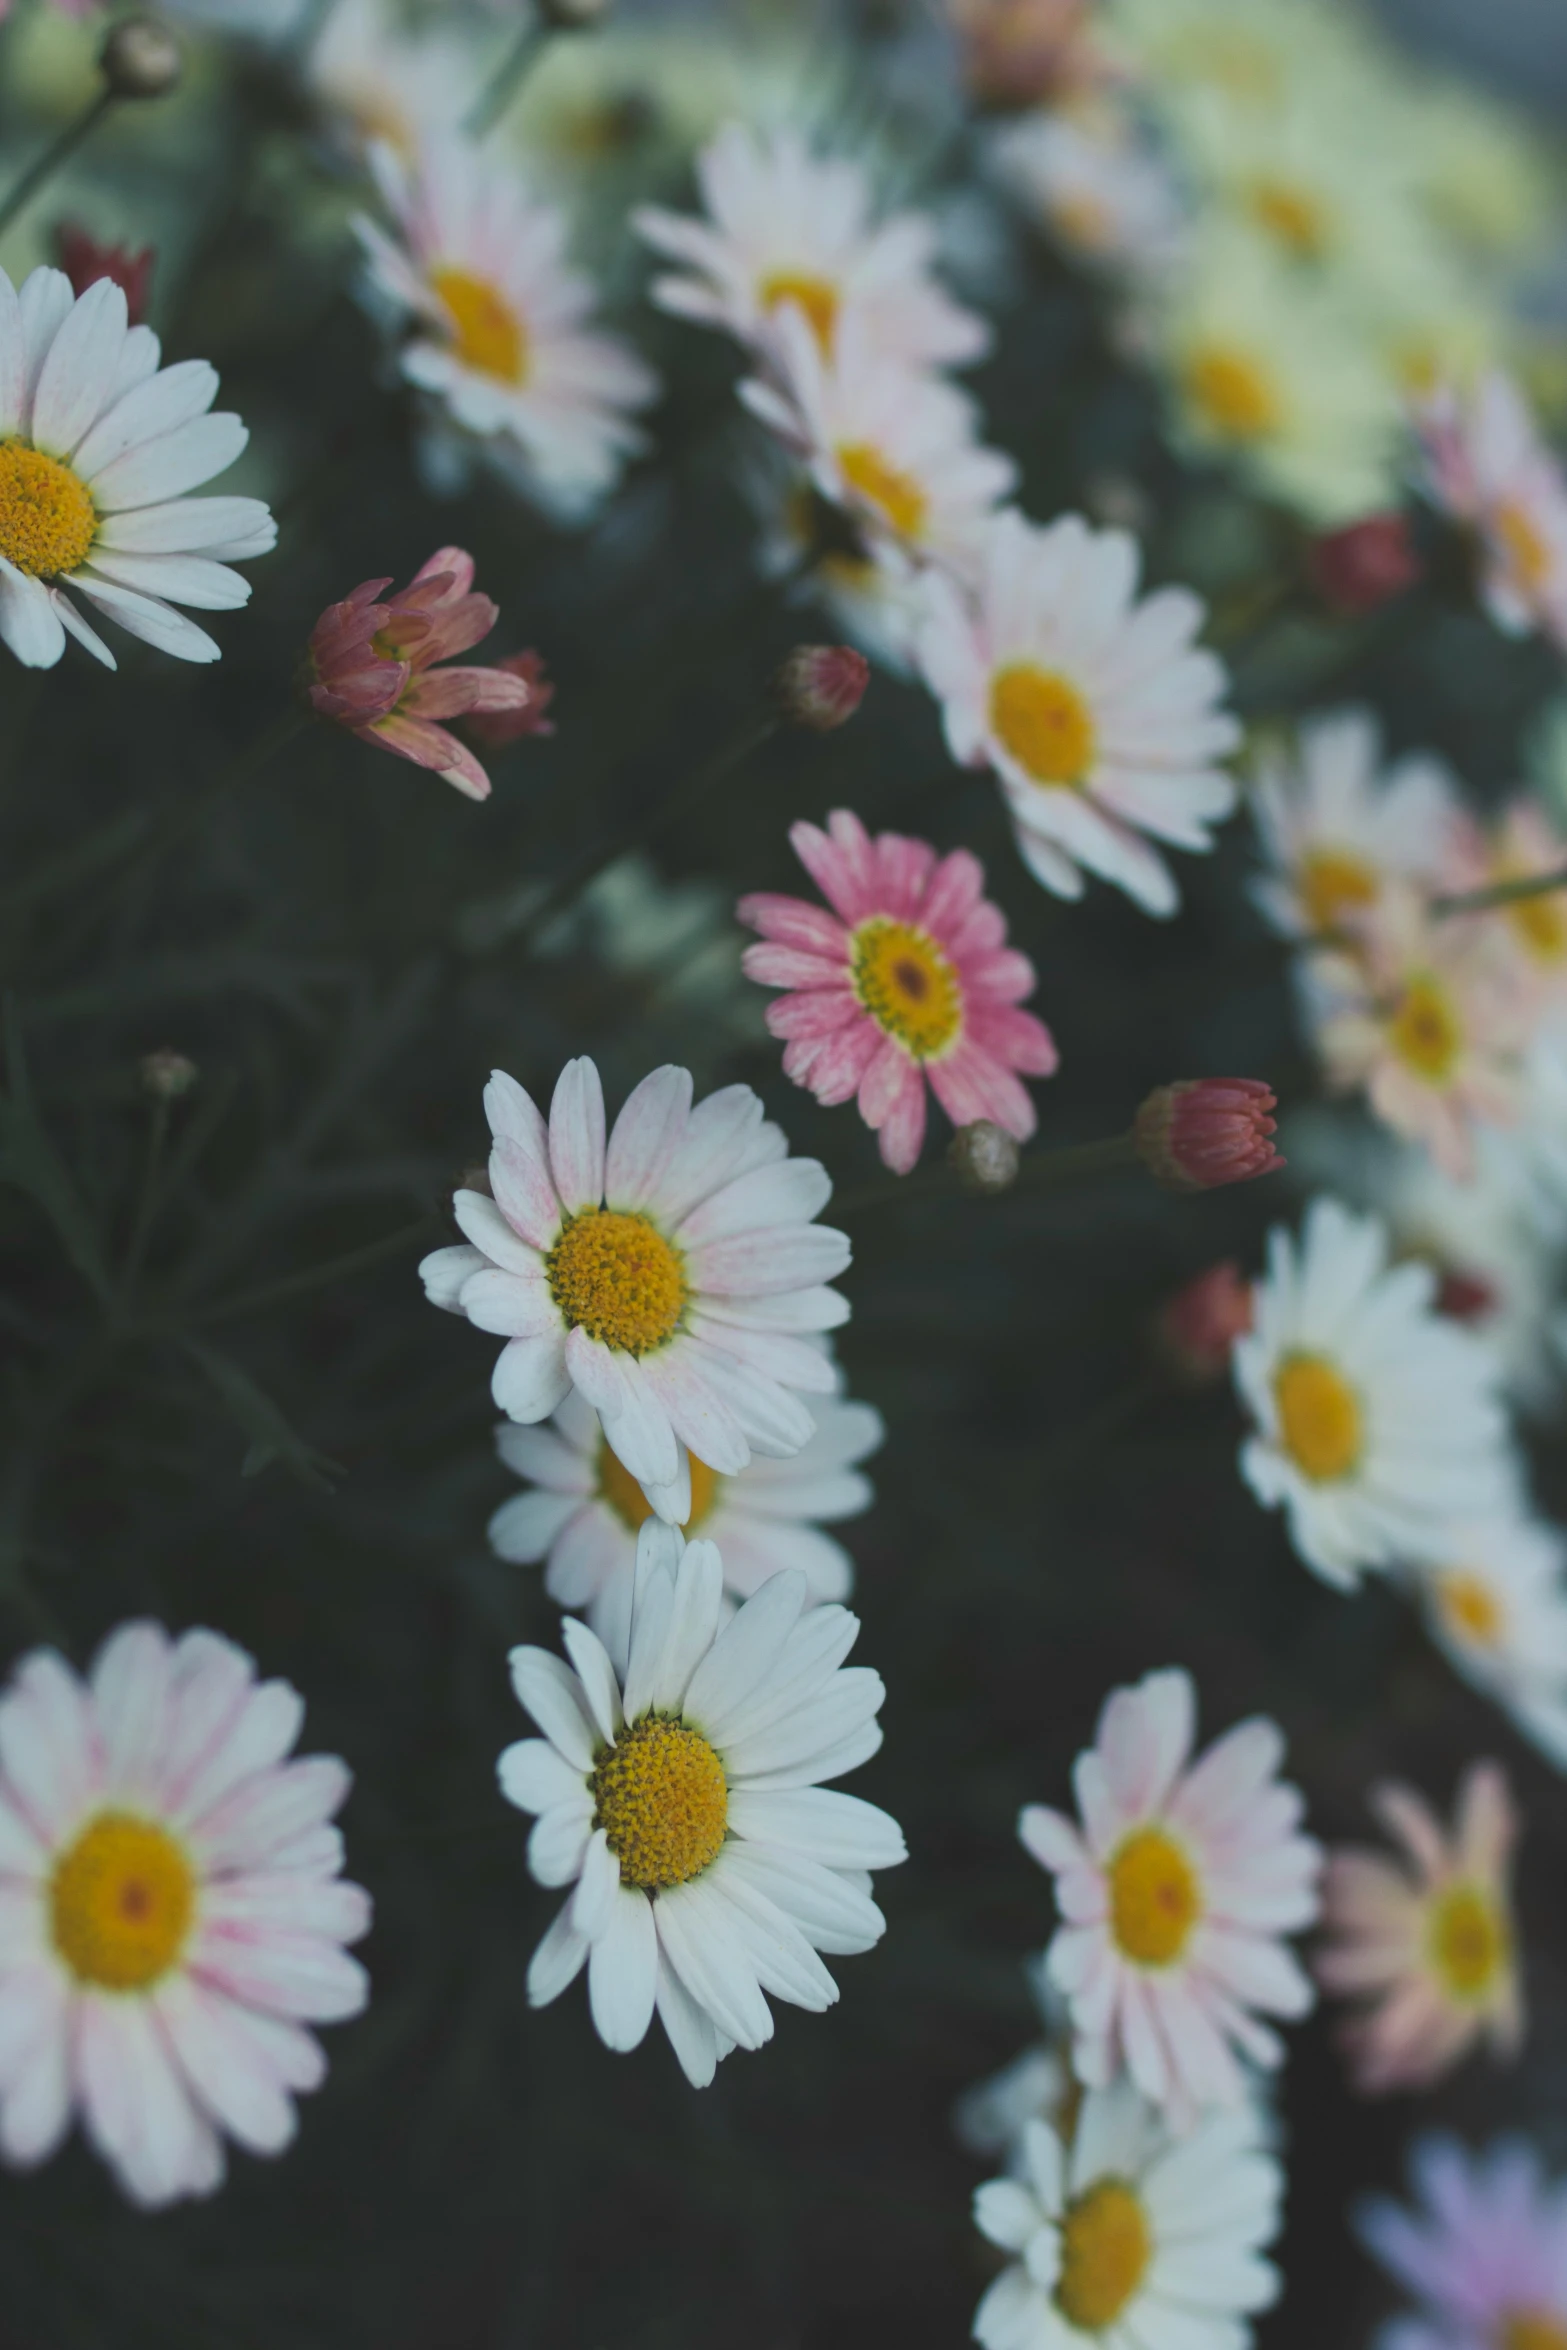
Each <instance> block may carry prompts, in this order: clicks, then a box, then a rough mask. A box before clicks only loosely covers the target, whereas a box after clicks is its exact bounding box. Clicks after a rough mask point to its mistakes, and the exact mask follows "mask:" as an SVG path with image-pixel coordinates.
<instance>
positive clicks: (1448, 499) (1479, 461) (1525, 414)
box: [1416, 372, 1567, 648]
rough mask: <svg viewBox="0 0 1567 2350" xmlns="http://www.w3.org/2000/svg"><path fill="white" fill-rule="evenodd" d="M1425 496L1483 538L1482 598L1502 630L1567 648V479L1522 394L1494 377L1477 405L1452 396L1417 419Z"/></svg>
mask: <svg viewBox="0 0 1567 2350" xmlns="http://www.w3.org/2000/svg"><path fill="white" fill-rule="evenodd" d="M1416 423H1417V425H1418V427H1419V432H1420V438H1421V443H1422V446H1423V449H1424V453H1425V486H1426V490H1427V494H1428V495H1429V496H1430V498H1431V499H1432V501H1433V502H1434V503H1435V505H1436V506H1437V508H1438V509H1439V511H1441V512H1442V513H1444V514H1446V515H1448V516H1450V517H1451V519H1452V520H1453V521H1455V522H1458V523H1460V524H1462V525H1464V526H1465V527H1466V528H1467V529H1469V530H1471V531H1472V532H1473V533H1474V536H1475V541H1476V545H1477V547H1478V551H1479V557H1480V565H1481V577H1480V592H1481V596H1482V599H1483V601H1484V603H1485V607H1486V609H1487V611H1488V612H1489V613H1490V615H1491V617H1492V619H1493V620H1494V621H1495V622H1496V625H1497V626H1498V628H1502V629H1505V630H1506V631H1507V632H1508V633H1509V635H1513V636H1523V635H1527V634H1528V633H1530V632H1531V631H1536V630H1537V631H1539V632H1540V633H1541V634H1542V635H1544V636H1548V637H1550V638H1551V639H1553V640H1554V642H1555V643H1556V644H1557V645H1559V646H1562V647H1564V648H1567V476H1564V475H1563V472H1562V468H1561V466H1560V465H1559V464H1558V462H1557V460H1556V458H1555V457H1554V456H1553V455H1552V454H1551V452H1550V450H1549V449H1547V447H1546V446H1545V443H1544V442H1543V441H1542V440H1541V438H1540V435H1539V431H1538V428H1537V426H1536V424H1535V421H1534V418H1533V416H1532V415H1531V414H1530V412H1529V408H1528V405H1527V402H1526V401H1525V399H1524V396H1523V394H1522V393H1521V392H1520V391H1519V389H1518V387H1517V386H1516V384H1514V383H1513V382H1512V380H1511V379H1510V378H1509V377H1508V376H1505V375H1502V374H1500V373H1496V372H1493V373H1492V374H1490V375H1488V376H1486V377H1485V379H1484V381H1483V382H1482V383H1481V384H1480V386H1479V389H1478V390H1477V391H1476V392H1475V394H1474V396H1473V398H1472V399H1470V400H1467V401H1466V400H1464V399H1463V398H1461V397H1460V395H1459V394H1458V393H1456V392H1454V391H1453V390H1452V389H1451V388H1447V389H1444V390H1442V391H1440V392H1438V393H1436V394H1435V395H1434V396H1433V397H1432V398H1431V399H1430V400H1429V401H1427V402H1426V403H1425V404H1424V405H1423V406H1422V408H1421V409H1420V411H1419V412H1418V415H1417V417H1416Z"/></svg>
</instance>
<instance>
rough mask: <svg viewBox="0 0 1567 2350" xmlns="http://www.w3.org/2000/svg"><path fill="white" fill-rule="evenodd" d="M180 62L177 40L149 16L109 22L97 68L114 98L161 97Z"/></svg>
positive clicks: (179, 70)
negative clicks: (110, 23) (114, 23)
mask: <svg viewBox="0 0 1567 2350" xmlns="http://www.w3.org/2000/svg"><path fill="white" fill-rule="evenodd" d="M184 64H185V61H184V58H183V57H182V56H181V54H180V45H179V43H178V41H176V39H175V38H174V35H173V34H172V33H171V32H170V31H169V29H168V27H167V25H161V24H159V22H158V20H157V18H156V17H152V16H127V17H124V18H122V19H121V21H120V23H119V24H116V25H111V26H110V27H109V30H108V31H107V33H105V35H104V37H103V47H102V48H101V49H100V50H99V52H98V70H99V72H100V73H101V74H102V75H103V78H104V80H105V82H106V83H107V84H108V86H109V88H110V90H111V91H112V92H113V94H114V96H115V97H116V98H165V97H167V96H168V94H169V92H170V90H172V89H174V88H176V87H177V85H178V83H179V78H180V75H181V73H182V72H183V71H184Z"/></svg>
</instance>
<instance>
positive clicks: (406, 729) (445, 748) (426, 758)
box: [354, 710, 490, 800]
mask: <svg viewBox="0 0 1567 2350" xmlns="http://www.w3.org/2000/svg"><path fill="white" fill-rule="evenodd" d="M354 731H355V733H356V734H358V735H359V736H360V738H361V739H362V740H363V741H366V742H375V743H379V744H380V746H381V748H382V750H384V751H393V752H395V753H396V755H397V757H398V758H399V759H411V760H412V761H413V764H414V765H415V766H416V767H429V768H432V769H433V770H434V772H435V773H436V774H437V775H440V776H444V778H445V779H446V781H447V782H448V783H450V784H452V785H454V786H455V787H456V789H457V790H458V791H460V792H462V793H463V794H464V795H465V796H466V797H467V798H468V799H470V800H487V799H488V798H489V796H490V779H489V777H488V776H487V775H486V774H485V772H484V769H483V768H482V767H481V766H480V765H479V762H478V760H477V759H476V758H475V757H474V755H473V753H472V751H470V750H469V749H468V748H467V747H466V745H465V744H463V743H460V742H459V741H458V740H457V737H456V736H455V735H454V734H448V733H447V731H446V729H445V727H444V726H437V725H435V724H434V723H433V721H432V720H430V719H428V718H408V717H404V716H403V714H402V713H401V712H400V711H395V710H394V711H393V713H392V715H391V716H390V717H389V718H378V719H377V720H376V721H375V723H374V725H372V726H368V727H356V728H355V729H354Z"/></svg>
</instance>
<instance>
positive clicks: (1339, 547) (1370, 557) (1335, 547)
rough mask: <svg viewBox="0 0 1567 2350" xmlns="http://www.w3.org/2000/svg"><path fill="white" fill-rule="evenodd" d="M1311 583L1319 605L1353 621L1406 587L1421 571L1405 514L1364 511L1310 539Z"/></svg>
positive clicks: (1373, 610) (1412, 582) (1413, 582)
mask: <svg viewBox="0 0 1567 2350" xmlns="http://www.w3.org/2000/svg"><path fill="white" fill-rule="evenodd" d="M1309 565H1310V571H1311V584H1312V586H1313V587H1314V588H1315V589H1316V591H1317V593H1318V595H1319V596H1320V597H1321V598H1322V601H1323V602H1324V603H1325V604H1331V605H1332V607H1333V609H1334V611H1336V612H1341V613H1343V614H1344V615H1345V617H1346V618H1348V619H1351V620H1359V619H1362V618H1364V616H1365V615H1366V614H1367V613H1368V612H1376V611H1380V609H1381V607H1382V606H1383V605H1384V604H1390V603H1391V602H1392V601H1393V598H1394V597H1395V596H1401V595H1403V593H1404V592H1405V590H1406V589H1407V588H1412V587H1413V586H1414V584H1415V582H1416V581H1417V580H1418V579H1419V577H1420V573H1421V564H1420V557H1419V554H1418V553H1417V551H1416V548H1415V542H1414V538H1413V535H1412V534H1411V531H1410V528H1409V521H1408V517H1407V516H1406V515H1403V514H1399V513H1390V514H1368V515H1367V516H1366V518H1365V520H1364V521H1363V522H1351V523H1350V524H1348V526H1347V527H1346V528H1345V529H1343V530H1334V531H1329V532H1328V533H1327V535H1326V537H1324V538H1319V539H1315V540H1313V542H1312V547H1311V554H1310V558H1309Z"/></svg>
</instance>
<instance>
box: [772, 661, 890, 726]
mask: <svg viewBox="0 0 1567 2350" xmlns="http://www.w3.org/2000/svg"><path fill="white" fill-rule="evenodd" d="M870 677H871V665H870V663H869V662H868V661H867V660H866V658H865V655H864V654H863V653H857V652H855V651H854V649H853V647H852V646H850V645H796V646H795V648H794V651H793V652H792V653H791V654H790V655H789V657H788V659H787V660H786V661H785V662H784V664H783V666H782V668H781V669H780V670H779V671H778V673H777V675H776V676H775V677H774V679H773V696H774V699H775V700H776V702H777V704H778V707H779V709H780V710H781V711H782V712H783V715H784V717H785V718H786V719H787V720H788V721H789V724H790V725H791V726H808V727H809V728H810V729H811V731H812V732H813V733H814V734H831V733H832V731H833V728H834V727H835V726H847V724H848V722H849V720H850V719H851V718H852V717H853V716H854V713H855V711H856V710H857V709H858V708H859V706H860V704H861V702H863V701H864V699H865V688H866V687H867V686H868V685H869V683H870Z"/></svg>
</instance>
